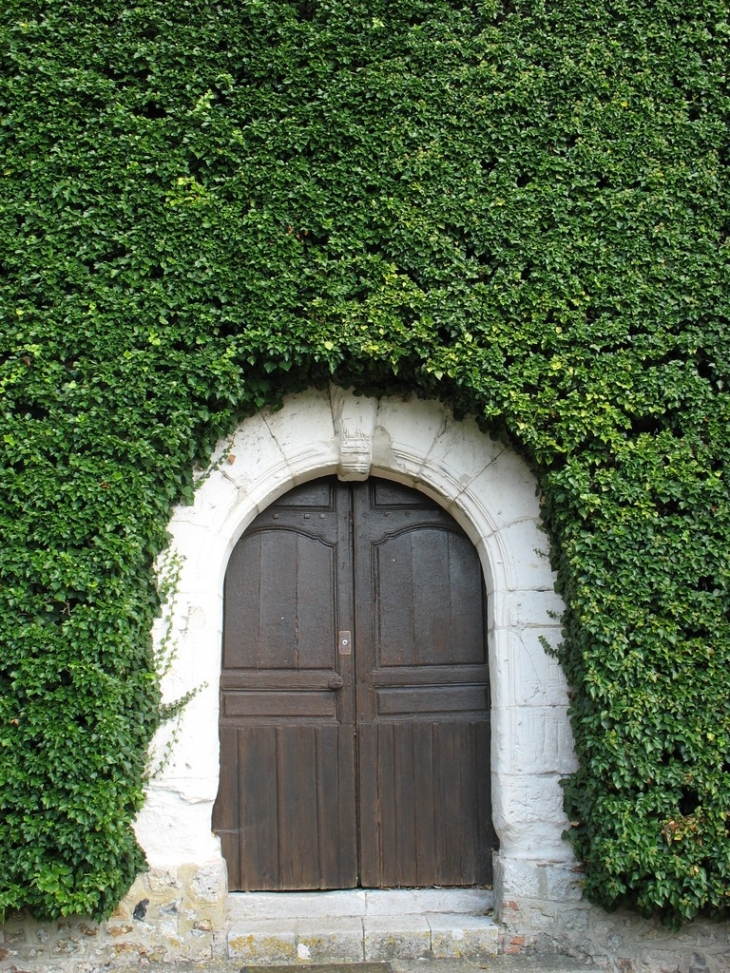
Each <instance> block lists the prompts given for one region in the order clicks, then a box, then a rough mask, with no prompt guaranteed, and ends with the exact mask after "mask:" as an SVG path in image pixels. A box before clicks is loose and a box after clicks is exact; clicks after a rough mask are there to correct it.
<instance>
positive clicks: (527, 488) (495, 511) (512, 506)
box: [469, 447, 540, 525]
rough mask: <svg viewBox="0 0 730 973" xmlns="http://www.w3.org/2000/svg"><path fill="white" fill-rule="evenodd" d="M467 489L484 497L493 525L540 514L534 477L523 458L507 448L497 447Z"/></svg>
mask: <svg viewBox="0 0 730 973" xmlns="http://www.w3.org/2000/svg"><path fill="white" fill-rule="evenodd" d="M469 491H470V492H472V493H475V494H478V495H480V496H481V497H483V498H484V500H485V502H486V503H487V504H488V507H489V511H490V518H491V519H492V520H493V522H494V523H495V524H502V525H505V524H512V523H515V522H517V521H521V520H525V519H526V518H529V519H531V520H533V521H535V520H538V519H539V517H540V505H539V503H538V499H537V496H536V494H535V478H534V476H533V475H532V473H531V472H530V469H529V467H528V466H527V464H526V463H525V462H524V460H522V459H521V458H520V457H519V456H518V455H517V454H516V453H513V452H512V451H511V450H509V449H504V448H503V447H502V448H501V449H500V450H499V452H498V454H497V455H496V456H495V457H494V461H493V462H491V463H488V464H487V466H486V467H485V468H484V469H483V470H482V471H481V472H480V473H479V474H478V475H477V476H475V477H474V478H473V479H472V480H471V481H470V483H469Z"/></svg>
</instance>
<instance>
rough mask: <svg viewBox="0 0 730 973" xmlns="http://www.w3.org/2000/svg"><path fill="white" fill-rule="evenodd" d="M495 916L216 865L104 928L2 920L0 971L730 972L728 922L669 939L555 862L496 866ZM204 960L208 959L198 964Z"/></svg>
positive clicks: (472, 898) (186, 874)
mask: <svg viewBox="0 0 730 973" xmlns="http://www.w3.org/2000/svg"><path fill="white" fill-rule="evenodd" d="M496 878H497V884H496V887H495V897H494V901H495V903H496V911H497V921H494V920H493V919H492V917H491V916H490V915H485V914H484V913H485V912H486V911H487V910H488V909H489V907H490V906H491V904H492V893H491V892H488V891H486V890H476V889H475V890H454V889H450V890H439V889H421V890H403V891H398V892H388V891H385V890H383V891H376V892H373V891H363V890H353V891H351V892H319V893H294V894H292V895H289V894H286V893H257V894H240V895H233V896H232V895H229V894H228V893H227V890H226V881H225V869H224V866H223V865H222V863H218V862H215V863H211V864H209V865H207V866H203V867H196V866H193V865H190V866H183V867H180V868H178V869H176V870H167V871H165V870H153V871H151V872H149V873H147V874H146V875H142V876H140V877H139V878H138V879H137V881H136V882H135V884H134V886H133V887H132V889H131V890H130V893H129V894H128V895H127V896H126V897H125V899H124V900H123V902H122V903H121V904H120V906H119V908H118V909H117V910H116V912H115V913H114V915H113V916H112V917H111V918H110V919H109V920H108V921H107V922H103V923H95V922H92V921H91V920H89V919H84V918H73V919H63V920H60V921H58V922H55V923H38V922H35V921H34V920H33V919H31V918H29V917H28V916H25V915H22V914H15V915H11V916H9V917H8V919H7V922H6V923H5V925H4V926H2V927H0V971H2V973H101V971H104V973H110V971H115V970H122V969H130V968H133V967H140V968H142V967H145V966H148V967H152V966H157V965H160V966H162V965H164V964H168V963H172V962H175V961H185V960H188V961H191V962H203V963H206V961H208V962H211V963H212V964H213V965H216V964H225V963H227V962H234V961H235V962H239V961H242V962H243V963H255V964H260V965H268V964H274V963H298V964H301V965H303V966H306V965H307V964H308V963H322V962H335V961H339V962H360V961H368V960H373V961H375V960H389V959H399V960H402V961H406V960H408V959H413V960H418V959H420V958H423V957H428V958H431V959H452V958H453V959H476V960H477V961H480V960H487V958H488V957H490V956H494V955H495V954H498V953H499V954H507V955H514V956H516V957H518V956H523V957H530V956H540V957H548V956H550V955H560V956H566V957H572V958H574V959H575V960H579V961H581V962H583V963H586V964H592V965H593V966H594V967H595V968H596V969H602V970H607V971H609V973H730V924H728V923H717V924H714V923H711V922H708V921H698V922H693V923H689V924H688V925H687V926H685V927H684V928H683V929H682V930H681V931H680V932H678V933H672V932H671V931H670V930H668V929H666V928H664V927H662V926H661V925H660V924H659V923H655V922H648V921H646V920H643V919H640V918H638V917H637V916H635V915H633V914H630V913H627V912H616V913H614V914H611V915H609V914H607V913H605V912H604V911H602V910H601V909H598V908H596V907H595V906H591V905H589V904H588V903H586V902H583V901H582V899H581V893H580V873H579V872H576V871H574V870H572V869H571V868H570V867H569V866H567V865H564V864H560V863H546V862H542V863H537V862H526V861H517V860H515V859H506V860H499V861H498V862H497V868H496ZM206 965H207V963H206Z"/></svg>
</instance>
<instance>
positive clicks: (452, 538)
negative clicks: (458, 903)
mask: <svg viewBox="0 0 730 973" xmlns="http://www.w3.org/2000/svg"><path fill="white" fill-rule="evenodd" d="M224 606H225V607H224V618H225V621H224V636H223V667H222V675H221V701H220V702H221V707H220V739H221V780H220V789H219V792H218V798H217V801H216V805H215V811H214V816H213V827H214V830H215V831H216V832H217V833H218V834H219V835H220V837H221V841H222V848H223V854H224V857H225V859H226V862H227V868H228V877H229V888H230V889H231V890H266V889H269V890H274V889H275V890H284V889H286V890H301V889H320V888H352V887H356V886H363V887H368V888H377V887H407V886H429V885H440V886H444V885H448V886H471V885H479V884H485V883H489V882H490V881H491V859H492V851H493V849H494V847H495V844H496V841H495V836H494V830H493V827H492V821H491V806H490V795H489V782H490V775H489V748H490V740H489V676H488V666H487V657H486V603H485V598H484V585H483V582H482V575H481V568H480V563H479V557H478V555H477V552H476V550H475V549H474V547H473V546H472V544H471V542H470V540H469V539H468V537H467V536H466V535H465V534H464V532H463V531H462V530H461V528H460V527H459V526H458V524H457V523H456V522H455V521H454V520H453V518H452V517H451V516H450V515H449V514H448V513H446V511H445V510H443V509H442V508H441V507H440V506H439V505H437V504H436V503H434V502H433V501H432V500H430V499H429V498H428V497H426V496H425V495H424V494H422V493H420V492H418V491H416V490H413V489H410V488H408V487H405V486H402V485H401V484H397V483H393V482H390V481H387V480H382V479H378V478H376V477H371V478H370V479H369V480H367V481H366V482H357V483H345V482H340V481H338V480H337V479H336V478H335V477H328V478H324V479H318V480H313V481H311V482H309V483H307V484H305V485H303V486H300V487H296V488H295V489H294V490H292V491H290V492H288V493H287V494H285V495H284V496H283V497H281V498H280V499H279V500H278V501H276V502H275V503H274V504H273V505H272V506H271V507H269V508H268V509H267V510H265V511H264V512H263V513H262V514H260V515H259V516H258V517H257V518H256V520H254V522H253V523H252V524H251V525H250V527H249V528H248V530H247V531H246V533H245V534H244V535H243V536H242V537H241V539H240V540H239V542H238V544H237V545H236V547H235V548H234V550H233V553H232V555H231V558H230V561H229V564H228V569H227V573H226V580H225V596H224Z"/></svg>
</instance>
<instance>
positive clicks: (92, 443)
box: [0, 0, 730, 923]
mask: <svg viewBox="0 0 730 973" xmlns="http://www.w3.org/2000/svg"><path fill="white" fill-rule="evenodd" d="M729 40H730V23H729V22H728V8H727V4H726V3H725V2H724V0H691V2H690V0H651V2H649V0H630V2H629V0H601V2H600V3H599V2H597V0H564V2H561V3H554V2H552V0H512V2H510V0H400V2H399V3H397V4H394V3H388V2H385V0H368V2H367V3H365V2H363V0H347V2H342V0H236V2H232V0H220V2H207V0H206V2H203V0H179V2H176V3H168V2H160V0H130V2H124V0H97V2H96V3H94V4H93V5H90V4H87V3H82V2H81V0H6V2H5V3H4V4H3V6H2V10H1V11H0V110H1V112H2V118H1V119H0V242H1V245H0V264H1V267H0V269H1V271H2V273H1V275H0V295H1V296H2V327H1V329H0V417H1V427H0V442H1V443H2V451H1V453H0V531H1V532H2V546H1V547H0V644H1V645H2V650H1V654H0V807H1V808H2V813H1V814H0V876H1V878H0V882H1V883H2V884H1V885H0V908H13V909H15V908H20V907H29V908H31V909H32V910H33V911H34V912H36V913H37V914H38V915H50V916H54V915H62V914H70V913H74V912H87V913H90V914H93V915H96V916H103V915H106V914H108V913H109V911H110V910H111V909H112V908H113V906H114V904H115V903H116V902H117V901H118V899H119V898H120V897H121V896H122V895H123V893H124V892H125V890H126V889H127V888H128V886H129V884H130V882H131V881H132V879H133V877H134V874H135V873H136V872H137V870H138V869H139V868H141V867H142V866H143V856H142V853H141V851H140V850H139V848H138V847H137V845H136V843H135V840H134V836H133V833H132V830H131V821H132V820H133V818H134V816H135V814H136V812H137V811H138V810H139V808H140V806H141V803H142V800H143V788H144V781H145V774H146V772H147V770H146V767H147V765H146V759H147V758H146V754H147V749H148V745H149V742H150V739H151V737H152V734H153V733H154V731H155V729H156V728H157V726H158V725H159V721H160V718H161V708H160V702H159V678H158V674H157V673H156V671H155V665H154V658H153V654H152V648H151V643H150V635H149V633H150V629H151V625H152V621H153V618H154V616H155V614H156V612H157V611H158V610H159V604H158V596H157V594H156V588H155V583H154V572H153V563H154V560H155V558H156V557H157V556H158V554H159V553H160V551H161V550H163V549H164V547H165V540H166V538H165V527H166V524H167V522H168V520H169V517H170V512H171V507H172V505H173V504H174V503H176V502H180V501H190V500H191V498H192V489H193V480H192V471H193V466H194V464H195V463H196V462H198V463H202V464H205V463H206V462H207V458H208V456H209V455H210V453H211V451H212V448H213V445H214V443H215V441H216V439H217V438H218V437H220V436H222V435H226V434H228V433H229V432H230V431H231V430H232V429H233V428H234V426H235V424H236V422H237V421H239V420H240V418H241V417H242V416H245V415H248V414H251V413H252V412H254V411H255V410H256V409H259V408H261V407H262V406H264V405H266V404H272V403H276V402H277V401H279V400H280V399H281V396H282V395H283V394H285V393H286V392H289V391H292V390H295V389H300V388H303V387H306V386H309V385H321V384H323V383H325V382H327V381H329V380H333V381H335V382H337V383H339V384H341V385H344V386H350V385H351V386H354V387H355V388H356V390H358V391H362V392H365V391H368V392H374V393H379V392H383V393H385V392H387V393H393V392H403V393H407V392H411V391H416V392H418V394H420V395H422V396H430V397H438V398H440V399H442V400H443V401H444V402H447V403H448V404H450V405H451V406H452V407H453V408H454V409H455V410H456V412H457V413H458V414H462V413H472V414H475V415H476V416H477V417H478V418H479V421H480V423H481V424H482V426H483V427H484V429H485V430H489V431H491V432H492V433H494V434H496V435H500V436H503V437H504V438H505V439H507V440H508V441H510V442H511V443H512V444H513V445H514V447H515V448H516V449H519V450H520V452H521V453H522V454H523V455H524V456H525V457H526V458H527V460H528V461H529V462H530V464H531V465H532V467H533V469H534V471H535V473H536V475H537V477H538V480H539V484H540V488H541V491H542V500H543V515H544V520H545V524H546V527H547V529H548V531H549V533H550V536H551V541H552V552H553V553H552V556H553V561H554V565H555V567H556V569H557V571H558V577H559V585H560V590H561V593H562V595H563V597H564V599H565V601H566V604H567V612H566V615H565V618H564V641H563V644H562V647H561V649H560V658H561V661H562V664H563V666H564V668H565V671H566V672H567V674H568V677H569V679H570V683H571V686H572V692H573V702H572V720H573V728H574V733H575V739H576V748H577V753H578V757H579V762H580V767H579V770H578V771H577V772H576V773H575V774H574V775H572V776H571V778H570V779H569V780H568V781H567V782H566V788H565V796H566V808H567V810H568V812H569V816H570V819H571V820H572V822H573V827H572V829H571V837H572V840H573V842H574V847H575V850H576V853H577V854H578V856H579V857H580V858H581V859H582V860H583V861H584V862H585V868H586V871H585V891H586V894H587V895H588V896H589V897H590V898H591V899H593V900H595V901H597V902H600V903H602V904H603V905H605V906H607V907H615V906H617V905H628V906H630V907H632V908H636V909H638V910H640V911H641V912H643V913H645V914H654V913H657V914H660V915H662V916H664V917H665V918H666V919H667V920H668V921H670V922H675V923H676V922H679V921H681V920H683V919H688V918H692V917H693V916H695V915H696V914H698V913H700V912H702V913H706V914H712V915H727V913H728V904H729V897H730V893H729V891H728V890H729V889H730V819H729V818H728V809H729V808H730V679H729V678H728V671H729V664H730V601H729V599H728V589H729V586H730V563H729V560H730V505H729V502H728V500H729V496H728V476H729V475H730V469H729V467H728V455H729V454H728V445H729V437H730V397H729V395H728V380H729V377H730V376H729V374H728V373H729V370H730V338H729V335H730V309H729V307H728V294H729V293H730V289H729V286H728V285H729V284H730V279H729V277H730V275H729V268H730V260H729V256H730V245H729V244H728V239H727V237H728V229H729V227H730V212H729V209H730V207H729V205H728V203H729V192H730V189H729V187H730V178H729V175H730V173H729V172H728V166H729V164H730V149H729V147H728V124H727V122H728V117H730V92H729V91H728V76H727V65H728V63H730V57H729V55H730V44H729ZM244 460H245V458H244Z"/></svg>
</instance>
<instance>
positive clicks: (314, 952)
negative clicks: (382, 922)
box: [297, 916, 364, 963]
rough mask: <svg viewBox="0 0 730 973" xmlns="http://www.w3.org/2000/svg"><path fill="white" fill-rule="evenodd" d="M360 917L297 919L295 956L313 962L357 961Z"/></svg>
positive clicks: (360, 941)
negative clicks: (325, 919)
mask: <svg viewBox="0 0 730 973" xmlns="http://www.w3.org/2000/svg"><path fill="white" fill-rule="evenodd" d="M363 956H364V953H363V927H362V919H358V918H355V917H353V916H345V917H340V918H332V919H330V920H328V921H326V922H325V921H324V920H322V919H317V920H311V921H309V922H307V923H303V922H299V923H297V958H298V959H299V960H300V961H302V962H307V961H309V962H313V963H361V962H362V960H363Z"/></svg>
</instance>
